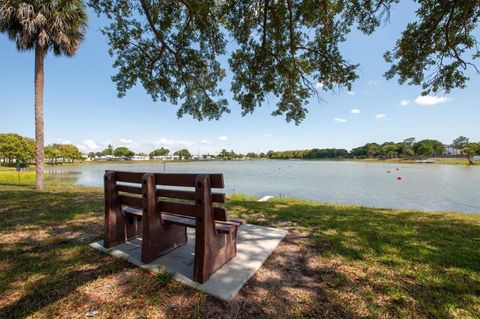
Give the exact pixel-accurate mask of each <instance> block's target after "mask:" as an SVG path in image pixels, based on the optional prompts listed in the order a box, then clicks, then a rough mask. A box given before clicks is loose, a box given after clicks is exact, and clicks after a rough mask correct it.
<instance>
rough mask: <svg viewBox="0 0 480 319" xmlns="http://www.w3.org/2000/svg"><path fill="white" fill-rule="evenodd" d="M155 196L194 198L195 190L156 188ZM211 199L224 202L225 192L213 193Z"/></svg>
mask: <svg viewBox="0 0 480 319" xmlns="http://www.w3.org/2000/svg"><path fill="white" fill-rule="evenodd" d="M157 196H159V197H167V198H175V199H186V200H195V192H191V191H180V190H176V189H158V190H157ZM212 201H213V202H216V203H225V194H222V193H213V194H212Z"/></svg>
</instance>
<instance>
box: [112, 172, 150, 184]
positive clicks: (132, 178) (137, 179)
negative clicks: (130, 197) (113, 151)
mask: <svg viewBox="0 0 480 319" xmlns="http://www.w3.org/2000/svg"><path fill="white" fill-rule="evenodd" d="M143 174H145V173H138V172H121V171H115V180H116V181H117V182H125V183H137V184H140V183H141V182H142V177H143Z"/></svg>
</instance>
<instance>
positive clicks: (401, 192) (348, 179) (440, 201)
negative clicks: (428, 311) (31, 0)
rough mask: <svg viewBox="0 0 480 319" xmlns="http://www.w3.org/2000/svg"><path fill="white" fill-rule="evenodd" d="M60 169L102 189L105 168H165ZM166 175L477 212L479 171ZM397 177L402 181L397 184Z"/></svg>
mask: <svg viewBox="0 0 480 319" xmlns="http://www.w3.org/2000/svg"><path fill="white" fill-rule="evenodd" d="M397 168H398V171H397ZM55 169H56V168H55ZM55 169H51V170H55ZM59 169H61V170H62V171H68V172H69V173H72V174H60V175H58V176H57V174H52V175H53V176H55V178H66V179H67V178H68V179H69V180H72V181H73V183H75V184H80V185H88V186H102V185H103V173H104V172H105V170H107V169H113V170H124V171H140V172H163V171H164V165H163V164H162V163H148V162H141V163H135V162H134V163H129V164H118V163H111V164H110V163H102V164H94V165H83V166H72V167H62V168H59ZM389 170H390V171H391V172H390V173H388V172H387V171H389ZM165 171H166V172H177V173H223V174H224V178H225V186H226V189H225V191H226V192H227V193H245V194H251V195H257V196H265V195H273V196H284V197H298V198H303V199H311V200H315V201H320V202H335V203H346V204H358V205H364V206H372V207H388V208H411V209H423V210H442V211H448V210H451V211H461V212H473V213H480V167H479V166H476V167H469V166H463V165H428V164H384V163H364V162H363V163H362V162H350V161H280V160H279V161H275V160H268V161H208V162H201V161H199V162H189V163H167V164H166V165H165ZM397 176H401V177H402V180H400V181H399V180H397ZM72 177H73V178H72Z"/></svg>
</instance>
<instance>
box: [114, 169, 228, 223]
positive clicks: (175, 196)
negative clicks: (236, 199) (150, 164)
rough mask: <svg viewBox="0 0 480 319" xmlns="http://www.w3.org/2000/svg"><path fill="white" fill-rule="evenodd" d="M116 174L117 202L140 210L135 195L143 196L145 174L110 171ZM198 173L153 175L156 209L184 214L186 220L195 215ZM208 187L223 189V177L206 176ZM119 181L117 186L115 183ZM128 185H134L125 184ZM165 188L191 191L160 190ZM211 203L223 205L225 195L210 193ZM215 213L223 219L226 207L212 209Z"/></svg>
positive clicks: (139, 202) (141, 203)
mask: <svg viewBox="0 0 480 319" xmlns="http://www.w3.org/2000/svg"><path fill="white" fill-rule="evenodd" d="M113 172H114V173H115V174H114V175H115V189H116V192H117V194H118V198H119V201H120V203H121V204H122V205H125V206H129V207H134V208H143V204H144V203H143V200H142V198H141V197H139V196H137V195H141V194H142V179H143V176H144V175H145V174H147V173H144V172H123V171H113ZM198 175H201V174H189V173H182V174H174V173H155V174H154V176H155V184H156V185H157V186H159V187H160V188H158V189H157V197H158V200H159V201H158V204H159V209H160V210H161V211H162V212H165V213H172V214H178V215H185V216H189V217H197V216H196V214H197V213H196V208H195V205H194V204H193V201H195V199H196V195H195V186H196V185H195V180H196V178H197V176H198ZM209 176H210V185H211V187H212V188H223V187H224V182H223V174H209ZM118 182H120V183H118ZM122 183H129V184H134V185H125V184H122ZM162 186H166V187H189V188H191V189H192V190H178V189H169V188H162ZM176 200H187V201H192V202H191V203H182V202H176ZM212 201H213V202H216V203H225V194H223V193H212ZM214 214H215V215H218V216H224V215H225V214H226V210H225V208H222V207H215V208H214Z"/></svg>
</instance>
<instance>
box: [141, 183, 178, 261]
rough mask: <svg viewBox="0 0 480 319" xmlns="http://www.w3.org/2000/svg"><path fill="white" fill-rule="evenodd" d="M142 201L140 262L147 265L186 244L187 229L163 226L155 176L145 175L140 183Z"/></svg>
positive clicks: (176, 226)
mask: <svg viewBox="0 0 480 319" xmlns="http://www.w3.org/2000/svg"><path fill="white" fill-rule="evenodd" d="M142 190H143V191H142V192H143V200H144V212H143V235H142V262H143V263H145V264H148V263H150V262H152V261H154V260H155V259H157V258H158V257H160V256H162V255H164V254H166V253H168V252H169V251H171V250H173V249H175V248H177V247H180V246H183V245H185V244H186V243H187V228H186V227H185V226H180V225H165V224H164V223H163V222H162V216H161V211H160V210H159V207H158V201H157V193H156V186H155V176H154V175H153V174H145V175H144V176H143V181H142Z"/></svg>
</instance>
